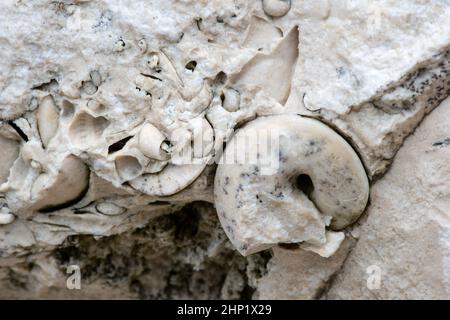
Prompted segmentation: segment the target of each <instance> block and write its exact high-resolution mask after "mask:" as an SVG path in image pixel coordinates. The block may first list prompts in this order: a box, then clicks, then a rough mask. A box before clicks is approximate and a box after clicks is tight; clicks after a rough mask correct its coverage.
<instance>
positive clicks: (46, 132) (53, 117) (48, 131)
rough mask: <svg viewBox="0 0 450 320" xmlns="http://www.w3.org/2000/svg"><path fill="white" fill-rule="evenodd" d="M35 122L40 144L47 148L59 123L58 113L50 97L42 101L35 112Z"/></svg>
mask: <svg viewBox="0 0 450 320" xmlns="http://www.w3.org/2000/svg"><path fill="white" fill-rule="evenodd" d="M36 120H37V125H38V130H39V135H40V136H41V141H42V144H43V145H44V147H47V145H48V143H49V142H50V139H51V138H53V136H54V135H55V133H56V130H57V129H58V122H59V111H58V108H57V107H56V105H55V102H54V100H53V98H52V96H46V97H44V98H43V99H42V101H41V103H40V104H39V107H38V109H37V112H36Z"/></svg>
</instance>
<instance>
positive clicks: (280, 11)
mask: <svg viewBox="0 0 450 320" xmlns="http://www.w3.org/2000/svg"><path fill="white" fill-rule="evenodd" d="M262 6H263V10H264V12H265V13H266V14H267V15H269V16H272V17H282V16H284V15H285V14H286V13H288V11H289V10H290V9H291V0H262Z"/></svg>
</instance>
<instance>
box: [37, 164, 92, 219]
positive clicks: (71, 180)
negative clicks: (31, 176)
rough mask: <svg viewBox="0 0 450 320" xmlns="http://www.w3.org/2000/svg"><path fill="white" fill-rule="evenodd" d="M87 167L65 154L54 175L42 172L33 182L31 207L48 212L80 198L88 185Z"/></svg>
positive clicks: (66, 205)
mask: <svg viewBox="0 0 450 320" xmlns="http://www.w3.org/2000/svg"><path fill="white" fill-rule="evenodd" d="M89 172H90V171H89V168H88V167H87V166H86V165H85V164H84V163H83V162H82V161H81V160H80V159H78V158H77V157H75V156H73V155H69V156H67V157H66V158H65V159H64V160H63V161H62V164H61V167H60V169H59V170H58V172H57V174H56V176H55V177H53V178H52V177H51V176H50V175H49V174H48V173H42V174H41V175H40V176H38V178H37V179H36V181H35V182H34V184H33V187H32V190H31V195H32V201H33V205H32V209H34V210H36V211H40V212H49V211H54V210H58V209H62V208H65V207H68V206H70V205H72V204H74V203H76V202H78V200H80V199H81V198H82V197H83V196H84V194H85V193H86V191H87V189H88V186H89Z"/></svg>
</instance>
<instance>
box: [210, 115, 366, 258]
mask: <svg viewBox="0 0 450 320" xmlns="http://www.w3.org/2000/svg"><path fill="white" fill-rule="evenodd" d="M252 139H258V140H252ZM252 157H253V158H252ZM237 158H240V159H237ZM214 194H215V205H216V209H217V212H218V214H219V219H220V222H221V224H222V226H223V228H224V230H225V232H226V234H227V235H228V237H229V238H230V240H231V242H232V243H233V245H234V246H235V247H236V248H237V249H238V250H239V252H241V253H242V254H244V255H247V254H251V253H254V252H257V251H260V250H263V249H266V248H269V247H271V246H273V245H274V244H277V243H299V242H308V243H310V244H314V245H321V244H325V243H326V241H327V239H326V234H325V233H326V227H327V226H328V225H329V226H330V227H331V229H333V230H340V229H343V228H345V227H346V226H348V225H349V224H351V223H353V222H354V221H355V220H356V219H357V218H358V217H359V216H360V215H361V213H362V212H363V211H364V209H365V207H366V204H367V201H368V196H369V183H368V179H367V176H366V173H365V170H364V167H363V165H362V163H361V161H360V159H359V158H358V156H357V154H356V153H355V151H354V150H353V149H352V147H351V146H350V145H349V144H348V143H347V142H346V141H345V140H344V139H343V138H342V137H341V136H340V135H339V134H337V133H336V132H334V131H333V130H332V129H330V128H329V127H328V126H326V125H325V124H323V123H321V122H320V121H317V120H313V119H310V118H304V117H301V116H298V115H277V116H267V117H261V118H258V119H256V120H254V121H251V122H250V123H248V124H247V125H245V126H244V127H243V128H242V129H240V130H239V131H238V132H237V133H236V134H235V136H234V137H233V138H232V139H231V141H230V142H229V143H228V145H227V147H226V149H225V152H224V154H223V155H222V159H221V163H220V164H219V166H218V169H217V172H216V176H215V186H214Z"/></svg>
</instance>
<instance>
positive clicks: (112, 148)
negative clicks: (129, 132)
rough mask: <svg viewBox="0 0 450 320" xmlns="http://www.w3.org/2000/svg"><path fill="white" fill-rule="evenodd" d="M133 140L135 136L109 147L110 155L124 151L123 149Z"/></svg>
mask: <svg viewBox="0 0 450 320" xmlns="http://www.w3.org/2000/svg"><path fill="white" fill-rule="evenodd" d="M131 138H133V136H130V137H126V138H123V139H122V140H119V141H117V142H115V143H113V144H112V145H110V146H109V147H108V154H111V153H113V152H117V151H119V150H122V149H123V147H125V145H126V144H127V142H128V141H129V140H130V139H131Z"/></svg>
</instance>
